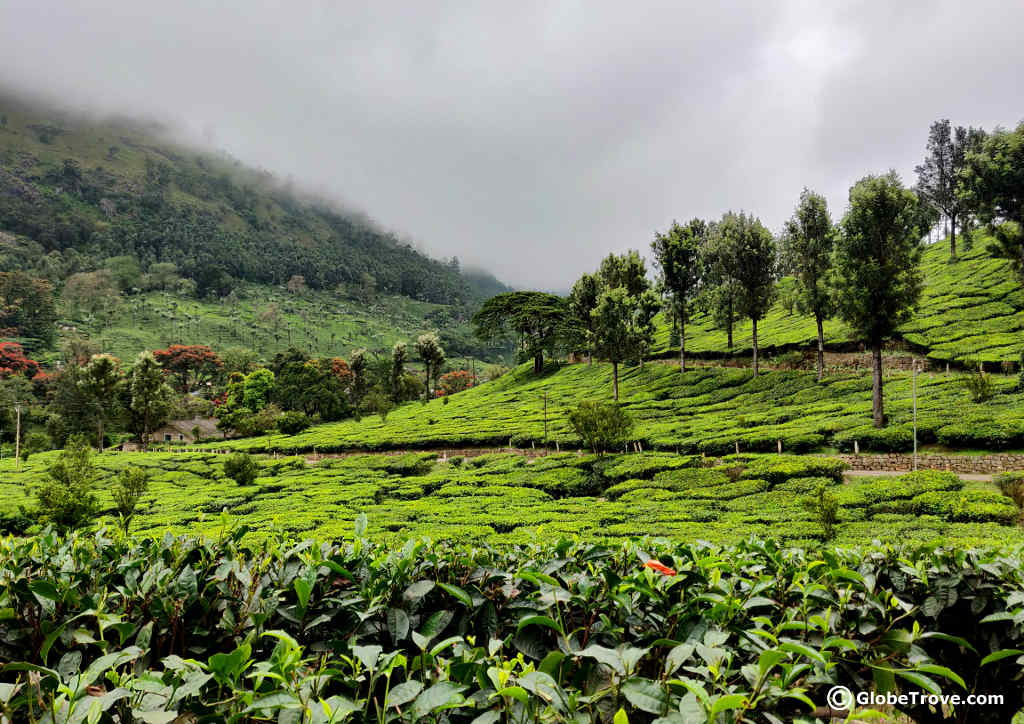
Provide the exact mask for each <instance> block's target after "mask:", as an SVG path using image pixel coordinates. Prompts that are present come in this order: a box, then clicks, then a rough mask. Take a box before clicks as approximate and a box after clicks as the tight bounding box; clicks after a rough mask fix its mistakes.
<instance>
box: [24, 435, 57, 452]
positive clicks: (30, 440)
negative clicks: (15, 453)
mask: <svg viewBox="0 0 1024 724" xmlns="http://www.w3.org/2000/svg"><path fill="white" fill-rule="evenodd" d="M47 450H53V441H52V440H50V436H49V435H47V434H46V433H45V432H33V433H31V434H30V435H29V436H28V437H27V438H25V444H24V445H22V448H21V451H22V453H23V454H25V453H27V454H31V455H34V454H35V453H41V452H46V451H47Z"/></svg>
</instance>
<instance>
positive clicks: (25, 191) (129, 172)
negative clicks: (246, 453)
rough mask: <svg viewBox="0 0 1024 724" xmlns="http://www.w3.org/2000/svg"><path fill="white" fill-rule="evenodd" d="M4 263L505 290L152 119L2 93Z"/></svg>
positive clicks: (0, 225)
mask: <svg viewBox="0 0 1024 724" xmlns="http://www.w3.org/2000/svg"><path fill="white" fill-rule="evenodd" d="M0 231H6V232H8V234H7V235H5V236H4V237H2V239H3V243H2V245H0V259H2V261H3V264H2V266H3V268H4V269H5V270H9V269H12V268H13V269H23V270H25V271H28V272H30V273H32V274H34V275H36V276H41V277H45V278H48V279H50V280H52V281H59V280H62V279H65V278H67V277H68V276H69V275H71V274H74V273H78V272H89V271H92V270H94V269H95V268H97V267H98V266H99V264H100V262H101V260H103V259H105V258H110V257H122V256H127V257H131V258H132V259H134V260H135V261H136V262H137V264H138V266H139V267H140V268H141V269H142V270H143V271H145V270H148V269H149V268H150V267H151V266H152V265H154V264H174V265H175V267H176V269H177V272H178V273H179V274H180V276H182V277H183V278H187V279H191V280H192V281H193V282H194V284H195V291H196V293H197V294H198V295H200V296H204V295H207V294H211V293H212V294H216V295H219V296H223V295H226V294H228V293H229V292H230V291H231V289H232V286H233V284H234V281H235V280H245V281H249V282H259V283H266V284H284V283H286V282H288V281H289V280H290V279H292V278H293V277H295V276H301V277H302V278H303V280H304V282H305V283H306V284H308V285H309V286H310V287H312V288H314V289H330V288H334V287H336V286H337V285H339V284H344V285H351V286H359V287H372V288H373V289H375V290H377V291H379V292H382V293H389V294H399V295H403V296H407V297H410V298H412V299H415V300H420V301H428V302H437V303H444V304H461V303H467V302H471V301H473V300H474V299H477V300H478V299H480V298H482V297H485V296H487V295H490V294H493V293H496V292H500V291H505V290H506V288H505V287H504V285H502V284H500V283H499V282H497V281H496V280H495V279H494V278H493V277H491V276H490V275H488V274H486V273H482V272H473V273H471V274H467V275H463V274H462V273H461V270H460V265H459V262H458V260H457V259H454V258H452V259H449V260H444V261H438V260H435V259H431V258H429V257H427V256H425V255H424V254H422V253H420V252H419V251H417V250H416V249H414V248H413V247H412V245H411V244H410V243H408V242H404V241H402V240H400V239H398V238H397V237H396V236H395V235H393V234H390V233H385V232H382V231H380V230H379V229H377V228H375V226H374V225H373V224H372V223H370V222H369V221H368V220H366V219H364V218H361V217H360V216H358V215H356V214H352V213H348V212H345V211H342V210H339V209H338V208H337V207H335V206H333V205H332V204H330V203H328V202H325V201H322V200H317V199H313V198H304V197H302V196H301V195H300V194H298V193H296V192H294V191H293V190H292V189H291V188H290V186H289V185H288V184H282V183H279V182H278V181H276V180H275V179H274V178H273V177H271V176H270V175H269V174H267V173H265V172H255V171H253V170H250V169H246V168H244V167H242V166H241V165H240V164H239V163H238V162H237V161H234V160H232V159H230V158H227V157H224V156H220V155H213V154H210V153H205V152H198V151H195V150H190V149H188V148H186V147H184V146H181V145H178V144H176V143H175V142H173V141H171V140H169V136H168V134H167V133H166V132H164V131H163V129H161V128H159V127H156V126H154V125H153V124H149V125H147V124H142V123H138V122H130V121H124V120H117V121H112V120H105V121H102V122H100V121H93V120H89V119H86V118H81V117H75V116H73V115H70V114H68V113H64V112H59V111H54V110H44V109H42V108H40V107H39V106H35V105H26V104H25V103H23V102H21V101H19V100H17V99H14V98H12V97H10V96H3V95H0Z"/></svg>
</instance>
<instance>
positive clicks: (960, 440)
mask: <svg viewBox="0 0 1024 724" xmlns="http://www.w3.org/2000/svg"><path fill="white" fill-rule="evenodd" d="M993 379H994V383H995V388H996V392H997V394H996V395H995V396H994V397H993V399H991V400H990V401H988V402H985V403H974V402H972V401H971V399H970V396H969V394H968V392H967V390H966V388H965V387H964V378H963V375H962V374H960V373H956V372H954V373H952V374H950V375H948V376H947V375H946V374H934V375H932V374H924V375H921V376H919V378H918V431H919V438H918V439H919V440H920V441H921V442H922V443H923V444H924V443H936V442H937V443H940V444H942V445H945V446H948V447H955V448H985V449H1007V448H1020V447H1024V404H1022V403H1024V393H1020V392H1017V391H1015V387H1016V383H1017V378H1016V375H1013V376H1009V375H1006V376H1003V375H993ZM545 395H547V409H548V412H547V418H548V425H547V438H546V440H547V444H549V445H554V444H555V443H557V444H559V445H561V446H563V447H566V446H568V447H570V448H571V449H573V450H575V449H576V448H577V447H579V446H580V445H581V443H580V440H579V438H578V437H577V436H576V435H575V433H574V432H573V431H572V430H571V428H570V426H569V424H568V422H567V420H566V416H567V414H568V411H569V410H570V409H572V408H573V407H575V406H576V405H577V404H578V403H579V402H580V401H581V400H585V399H609V398H610V397H611V365H610V364H598V363H595V364H594V366H593V367H587V365H586V364H577V365H566V366H563V367H561V368H557V367H556V366H554V365H551V366H549V367H548V368H547V371H546V373H545V374H542V375H539V376H535V375H534V374H533V371H532V365H529V364H527V365H524V366H521V367H518V368H517V369H516V370H515V371H514V372H512V373H509V374H507V375H505V376H504V377H502V378H500V379H498V380H496V381H494V382H490V383H487V384H484V385H481V386H480V387H477V388H474V389H472V390H467V391H465V392H460V393H458V394H456V395H453V396H452V397H450V398H448V399H447V403H446V402H445V400H444V399H438V400H432V401H431V402H429V403H427V404H425V405H424V404H423V403H410V404H407V405H404V406H403V407H401V408H399V409H397V410H395V411H394V412H392V413H391V414H390V415H389V416H388V417H387V420H386V421H381V419H380V418H379V417H376V416H374V417H364V418H363V419H362V420H360V421H356V420H347V421H343V422H338V423H331V424H326V425H320V426H317V427H314V428H310V429H309V430H307V431H305V432H303V433H301V434H299V435H294V436H286V435H271V436H266V437H259V438H248V439H242V440H234V441H230V442H225V443H217V444H216V446H217V447H231V448H238V449H248V450H253V451H299V450H312V449H314V448H315V449H316V450H318V451H321V452H329V451H345V450H393V449H401V448H416V447H419V448H439V447H463V446H483V447H489V446H499V445H500V446H505V445H508V444H509V443H510V442H511V444H512V445H515V446H525V447H529V446H530V445H531V444H537V445H542V444H545V425H544V405H545V403H544V396H545ZM885 395H886V414H887V415H888V417H889V420H890V425H889V426H888V427H886V428H884V429H881V430H875V429H874V428H873V427H871V424H870V423H871V378H870V376H869V375H866V374H855V373H846V374H841V375H836V376H830V377H827V378H826V379H825V380H824V382H823V383H822V384H818V383H816V382H815V379H814V374H813V373H809V372H802V371H785V372H784V371H770V372H764V373H762V374H761V376H760V377H758V378H754V377H753V376H752V373H751V372H750V371H748V370H745V369H728V368H716V367H704V368H699V369H696V370H692V371H689V372H687V373H686V374H685V375H681V374H680V373H679V371H678V369H677V368H675V367H673V366H671V365H663V364H648V365H646V366H645V367H644V369H643V370H640V369H639V368H636V367H634V368H626V369H624V370H622V371H621V372H620V401H621V403H622V404H623V406H624V407H625V409H626V410H627V411H628V412H629V413H630V414H631V415H632V416H633V418H634V419H635V420H636V423H637V424H636V428H635V430H634V432H633V434H632V437H633V439H634V440H636V441H639V442H641V443H642V444H643V446H644V448H645V449H651V448H657V449H663V450H673V451H675V450H679V451H682V452H690V453H700V452H704V453H707V454H723V453H728V452H732V451H734V449H735V445H736V444H737V443H738V444H739V446H740V451H741V452H747V451H765V452H767V451H774V450H776V449H777V444H778V441H780V440H781V441H782V445H783V449H784V450H785V451H787V452H799V451H807V450H814V449H818V448H821V447H823V446H824V447H835V448H839V449H841V450H852V448H853V443H854V441H855V440H856V441H858V442H859V444H860V449H861V450H909V449H911V447H912V444H913V442H912V439H913V438H912V417H913V400H912V379H911V376H910V374H909V373H894V374H892V375H890V376H887V377H886V380H885Z"/></svg>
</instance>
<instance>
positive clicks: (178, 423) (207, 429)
mask: <svg viewBox="0 0 1024 724" xmlns="http://www.w3.org/2000/svg"><path fill="white" fill-rule="evenodd" d="M197 432H198V433H199V435H198V438H210V437H217V436H218V435H220V431H219V430H217V420H215V419H214V418H212V417H194V418H192V419H191V420H170V421H169V422H167V423H165V424H163V425H161V426H160V427H158V428H157V429H155V430H154V431H153V434H152V440H153V442H157V443H160V442H180V443H192V442H195V441H196V439H197V435H196V433H197Z"/></svg>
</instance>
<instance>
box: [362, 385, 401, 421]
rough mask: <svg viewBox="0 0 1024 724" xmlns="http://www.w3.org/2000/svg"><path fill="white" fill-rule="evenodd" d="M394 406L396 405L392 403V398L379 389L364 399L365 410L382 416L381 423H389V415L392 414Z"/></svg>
mask: <svg viewBox="0 0 1024 724" xmlns="http://www.w3.org/2000/svg"><path fill="white" fill-rule="evenodd" d="M394 406H395V404H394V403H393V402H392V401H391V398H390V397H388V396H387V395H385V394H384V393H383V392H381V391H380V390H377V389H375V390H373V391H372V392H371V393H369V394H368V395H367V396H366V397H365V398H363V410H364V411H366V412H369V413H372V414H375V415H380V421H381V422H387V420H388V413H389V412H391V410H392V409H393V408H394Z"/></svg>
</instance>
